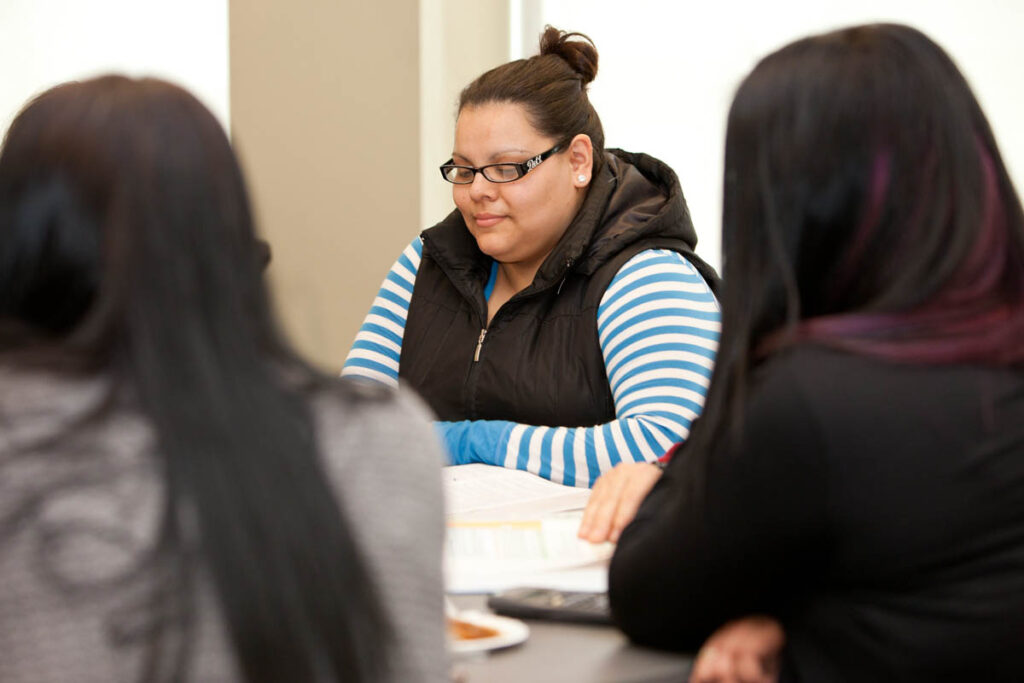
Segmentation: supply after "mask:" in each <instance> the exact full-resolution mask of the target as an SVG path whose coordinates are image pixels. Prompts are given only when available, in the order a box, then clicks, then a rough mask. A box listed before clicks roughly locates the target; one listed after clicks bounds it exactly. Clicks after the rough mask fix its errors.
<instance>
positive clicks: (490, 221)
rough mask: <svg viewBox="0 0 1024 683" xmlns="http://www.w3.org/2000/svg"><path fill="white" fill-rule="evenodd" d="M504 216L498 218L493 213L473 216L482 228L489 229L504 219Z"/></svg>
mask: <svg viewBox="0 0 1024 683" xmlns="http://www.w3.org/2000/svg"><path fill="white" fill-rule="evenodd" d="M504 218H505V217H504V216H497V215H495V214H493V213H478V214H476V215H474V216H473V220H474V221H475V222H476V224H477V225H478V226H480V227H481V228H489V227H491V226H492V225H495V224H497V223H498V222H499V221H501V220H502V219H504Z"/></svg>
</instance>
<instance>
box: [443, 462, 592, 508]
mask: <svg viewBox="0 0 1024 683" xmlns="http://www.w3.org/2000/svg"><path fill="white" fill-rule="evenodd" d="M443 481H444V492H445V501H446V505H447V508H448V517H449V518H458V519H491V520H493V519H536V518H537V516H538V515H541V514H545V513H549V512H561V511H563V510H582V509H583V508H585V507H586V506H587V500H589V499H590V489H586V488H575V487H572V486H562V485H561V484H555V483H553V482H550V481H548V480H547V479H542V478H541V477H538V476H537V475H535V474H531V473H529V472H523V471H521V470H510V469H506V468H504V467H495V466H493V465H483V464H479V463H476V464H472V465H454V466H451V467H445V468H444V475H443Z"/></svg>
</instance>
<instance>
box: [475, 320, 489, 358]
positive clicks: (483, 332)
mask: <svg viewBox="0 0 1024 683" xmlns="http://www.w3.org/2000/svg"><path fill="white" fill-rule="evenodd" d="M486 336H487V328H486V327H485V328H483V329H482V330H480V338H479V339H477V340H476V353H474V354H473V362H474V363H476V362H477V361H479V360H480V348H481V347H482V346H483V345H484V337H486Z"/></svg>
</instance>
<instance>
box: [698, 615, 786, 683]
mask: <svg viewBox="0 0 1024 683" xmlns="http://www.w3.org/2000/svg"><path fill="white" fill-rule="evenodd" d="M785 644H786V633H785V631H783V630H782V625H781V624H779V622H777V621H776V620H775V619H772V618H771V617H766V616H760V615H757V616H749V617H743V618H742V619H736V620H735V621H730V622H729V623H728V624H725V625H724V626H722V627H721V628H719V629H718V630H717V631H715V632H714V633H712V634H711V637H709V638H708V639H707V640H706V641H705V642H704V645H703V646H701V648H700V651H699V652H698V653H697V658H696V660H694V663H693V671H692V672H691V673H690V683H775V681H777V680H778V679H779V661H780V656H781V653H782V646H783V645H785Z"/></svg>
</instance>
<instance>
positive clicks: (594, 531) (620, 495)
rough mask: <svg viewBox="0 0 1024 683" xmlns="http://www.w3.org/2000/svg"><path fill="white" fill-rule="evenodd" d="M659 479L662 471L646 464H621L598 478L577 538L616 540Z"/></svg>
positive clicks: (599, 541) (595, 540)
mask: <svg viewBox="0 0 1024 683" xmlns="http://www.w3.org/2000/svg"><path fill="white" fill-rule="evenodd" d="M660 477H661V469H660V468H658V467H657V466H655V465H653V464H652V463H649V462H621V463H619V464H618V465H616V466H615V467H614V468H612V470H611V471H609V472H606V473H605V474H603V475H601V477H600V478H599V479H598V480H597V482H596V483H595V484H594V490H593V491H592V492H591V494H590V501H589V502H588V503H587V508H586V509H585V510H584V511H583V521H582V522H581V523H580V530H579V532H578V533H577V535H578V536H579V537H580V538H582V539H584V540H586V541H590V542H591V543H602V542H604V541H611V542H613V543H614V542H615V541H618V540H619V534H621V533H622V530H623V529H625V528H626V525H627V524H629V523H630V522H631V521H633V517H635V516H636V511H637V510H638V509H639V508H640V503H642V502H643V500H644V498H646V497H647V494H648V493H650V491H651V489H652V488H653V487H654V484H655V482H657V481H658V479H659V478H660Z"/></svg>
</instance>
